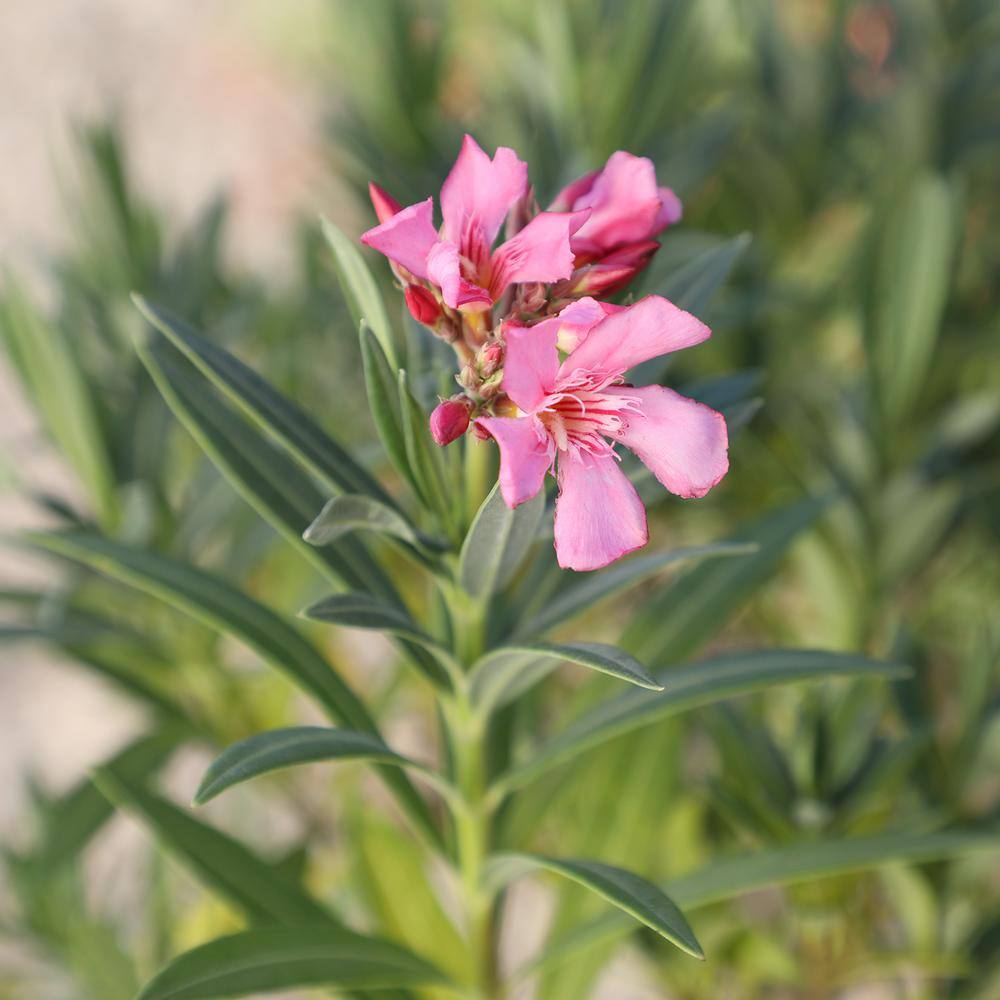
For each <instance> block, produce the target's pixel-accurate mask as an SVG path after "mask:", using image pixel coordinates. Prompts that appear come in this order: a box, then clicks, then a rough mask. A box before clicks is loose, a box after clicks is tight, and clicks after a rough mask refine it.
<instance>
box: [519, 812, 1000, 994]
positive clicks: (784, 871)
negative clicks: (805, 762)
mask: <svg viewBox="0 0 1000 1000" xmlns="http://www.w3.org/2000/svg"><path fill="white" fill-rule="evenodd" d="M913 825H915V826H920V825H921V824H920V823H915V824H913ZM982 850H992V851H998V850H1000V831H997V830H990V831H986V832H983V831H971V830H970V831H966V830H942V831H938V832H931V833H926V832H912V831H911V830H907V831H899V832H895V833H883V834H878V835H876V836H873V837H859V838H855V839H851V840H834V839H831V840H821V841H814V842H811V843H806V844H789V845H785V846H783V847H777V848H773V849H771V850H766V851H757V852H754V853H753V854H748V855H743V856H738V857H730V858H717V859H715V860H713V861H712V862H711V863H710V864H708V865H706V866H705V867H704V868H699V869H698V870H697V871H693V872H690V873H689V874H687V875H681V876H679V877H678V878H675V879H672V880H670V881H669V882H667V883H666V884H665V885H664V887H663V888H664V891H666V892H667V893H669V894H670V895H671V896H673V898H674V899H675V900H677V902H678V904H679V905H680V906H683V907H684V908H685V909H688V910H693V909H697V908H698V907H702V906H708V905H711V904H712V903H718V902H721V901H723V900H726V899H732V898H734V897H736V896H740V895H743V894H744V893H746V892H752V891H754V890H755V889H762V888H765V887H766V886H772V885H791V884H795V883H800V882H811V881H816V880H819V879H824V878H831V877H833V876H836V875H844V874H847V873H852V872H861V871H866V870H868V869H871V868H877V867H879V866H881V865H885V864H891V863H898V862H906V861H909V862H914V863H917V862H923V861H934V860H937V859H939V858H948V857H955V856H959V855H962V854H965V853H969V852H973V851H982ZM634 926H635V925H634V924H633V923H632V922H631V921H630V920H628V919H627V918H624V917H622V915H621V914H620V913H617V912H615V911H609V912H608V913H604V914H601V915H600V916H598V917H595V918H594V919H592V920H588V921H586V922H585V923H582V924H580V925H579V926H578V927H575V928H573V929H572V930H570V931H568V932H566V933H565V934H563V935H561V936H560V937H559V938H557V939H556V940H555V941H553V942H552V943H551V944H549V945H548V947H546V949H545V950H544V951H543V953H542V954H541V955H539V956H538V957H537V958H535V959H533V960H532V961H531V962H530V963H529V964H528V965H527V966H526V967H525V968H523V969H520V970H518V973H517V975H526V974H528V973H532V972H536V971H538V970H539V969H541V968H550V967H553V966H556V965H559V964H562V963H563V962H565V961H566V960H567V959H570V958H572V957H573V956H575V955H578V954H579V953H580V952H581V951H587V950H589V949H591V948H594V947H596V946H598V945H599V944H603V943H605V942H608V941H614V940H616V939H619V938H624V937H626V936H627V935H629V934H630V933H631V932H632V931H633V929H634Z"/></svg>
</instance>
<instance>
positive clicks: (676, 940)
mask: <svg viewBox="0 0 1000 1000" xmlns="http://www.w3.org/2000/svg"><path fill="white" fill-rule="evenodd" d="M540 869H541V870H546V871H550V872H555V873H556V874H557V875H562V876H564V877H565V878H568V879H571V880H572V881H573V882H577V883H579V884H580V885H583V886H586V888H588V889H590V890H591V891H593V892H596V893H597V894H598V895H599V896H603V897H604V899H606V900H607V901H608V902H609V903H613V904H614V905H615V906H617V907H618V908H619V909H621V910H624V911H625V913H627V914H629V916H632V917H634V918H635V919H636V920H638V921H640V922H641V923H643V924H645V925H646V926H647V927H650V928H652V929H653V930H654V931H656V932H657V933H658V934H660V935H662V936H663V937H665V938H666V939H667V940H668V941H670V942H671V943H672V944H675V945H676V946H677V947H678V948H680V949H681V951H684V952H687V954H689V955H693V956H694V957H695V958H702V959H703V958H704V957H705V953H704V952H703V951H702V950H701V945H700V944H698V940H697V938H695V936H694V932H693V931H692V930H691V928H690V927H689V926H688V922H687V920H685V919H684V914H683V913H681V911H680V910H679V909H678V908H677V906H676V905H675V903H674V902H673V901H672V900H671V899H670V898H669V897H668V896H666V895H664V893H663V892H662V891H661V890H660V889H658V888H657V887H656V886H655V885H653V884H652V883H651V882H647V881H646V880H645V879H643V878H640V877H639V876H638V875H635V874H633V873H632V872H629V871H626V870H625V869H623V868H615V867H614V866H612V865H605V864H602V863H601V862H599V861H582V860H579V859H576V858H572V859H571V858H550V857H545V856H543V855H540V854H513V853H512V854H498V855H494V856H493V857H492V858H490V859H489V861H488V862H487V871H486V879H487V881H488V882H490V883H491V884H493V885H496V886H504V885H507V884H508V883H509V882H511V881H512V880H513V879H516V878H519V877H520V876H522V875H527V874H530V873H531V872H533V871H538V870H540Z"/></svg>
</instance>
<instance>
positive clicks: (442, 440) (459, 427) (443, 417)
mask: <svg viewBox="0 0 1000 1000" xmlns="http://www.w3.org/2000/svg"><path fill="white" fill-rule="evenodd" d="M430 425H431V437H432V438H434V441H435V443H436V444H439V445H440V446H441V447H442V448H443V447H444V446H445V445H446V444H451V442H452V441H455V440H456V439H457V438H460V437H461V436H462V435H463V434H464V433H465V432H466V431H467V430H468V429H469V406H468V403H467V402H466V400H465V398H464V397H462V396H452V398H451V399H443V400H442V401H441V402H440V403H438V405H437V406H435V407H434V410H433V412H432V413H431V419H430Z"/></svg>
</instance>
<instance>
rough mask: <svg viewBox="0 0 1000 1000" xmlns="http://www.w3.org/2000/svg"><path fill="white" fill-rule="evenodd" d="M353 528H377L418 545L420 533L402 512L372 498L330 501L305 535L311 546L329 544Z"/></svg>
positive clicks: (337, 498) (367, 529)
mask: <svg viewBox="0 0 1000 1000" xmlns="http://www.w3.org/2000/svg"><path fill="white" fill-rule="evenodd" d="M352 531H375V532H379V533H381V534H384V535H392V536H393V537H395V538H399V539H400V540H402V541H404V542H410V543H411V544H413V545H416V544H417V535H416V532H415V531H414V530H413V527H412V526H411V525H410V523H409V522H408V521H407V520H406V518H404V517H403V516H402V515H401V514H400V513H399V512H398V511H396V510H395V509H393V508H392V507H388V506H386V505H385V504H383V503H379V502H378V501H377V500H373V499H372V498H371V497H364V496H339V497H334V498H333V499H332V500H328V501H327V502H326V504H325V505H324V507H323V509H322V510H321V511H320V512H319V514H317V515H316V519H315V520H314V521H313V522H312V524H310V525H309V527H308V528H306V530H305V533H304V534H303V536H302V537H303V538H304V539H305V540H306V541H307V542H308V543H309V544H310V545H329V544H331V543H332V542H335V541H337V540H338V539H339V538H341V537H342V536H344V535H347V534H350V533H351V532H352Z"/></svg>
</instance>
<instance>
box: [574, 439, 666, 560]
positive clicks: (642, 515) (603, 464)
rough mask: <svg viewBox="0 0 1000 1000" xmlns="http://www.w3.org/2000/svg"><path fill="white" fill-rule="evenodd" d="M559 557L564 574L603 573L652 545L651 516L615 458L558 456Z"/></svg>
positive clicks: (584, 454)
mask: <svg viewBox="0 0 1000 1000" xmlns="http://www.w3.org/2000/svg"><path fill="white" fill-rule="evenodd" d="M558 471H559V499H558V500H556V526H555V542H556V558H557V559H558V560H559V565H560V566H562V567H563V569H575V570H590V569H600V568H601V567H602V566H607V565H608V563H611V562H614V561H615V560H616V559H619V558H621V557H622V556H623V555H625V554H626V553H627V552H632V551H633V550H634V549H640V548H642V546H643V545H645V544H646V542H647V541H648V540H649V534H648V532H647V530H646V511H645V509H644V508H643V506H642V501H641V500H640V499H639V495H638V494H637V493H636V491H635V487H634V486H633V485H632V484H631V483H630V482H629V481H628V477H627V476H626V475H625V473H624V472H622V470H621V468H619V465H618V462H617V461H616V460H615V457H614V455H612V454H608V455H603V456H600V457H595V456H593V455H589V454H587V453H585V452H584V453H581V454H580V455H579V456H578V457H577V458H573V457H570V456H569V455H568V454H567V453H565V452H562V453H560V455H559V470H558Z"/></svg>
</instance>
